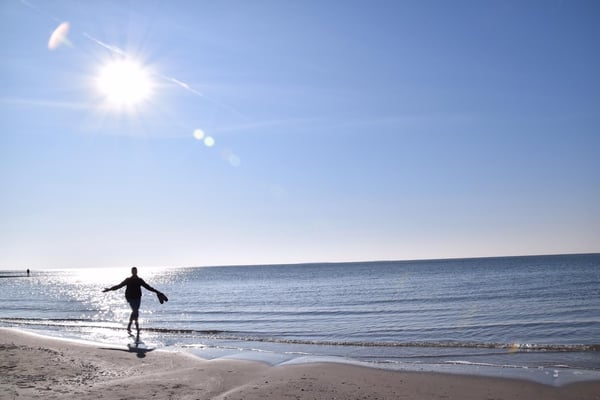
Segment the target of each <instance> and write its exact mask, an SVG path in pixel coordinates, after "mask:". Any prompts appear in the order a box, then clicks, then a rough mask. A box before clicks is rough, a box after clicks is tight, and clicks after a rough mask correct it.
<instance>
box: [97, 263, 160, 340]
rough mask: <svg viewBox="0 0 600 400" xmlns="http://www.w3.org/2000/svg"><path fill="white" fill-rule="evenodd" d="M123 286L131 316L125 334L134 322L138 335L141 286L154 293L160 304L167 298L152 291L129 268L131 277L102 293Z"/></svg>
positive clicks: (134, 270) (151, 288) (150, 287)
mask: <svg viewBox="0 0 600 400" xmlns="http://www.w3.org/2000/svg"><path fill="white" fill-rule="evenodd" d="M123 286H127V288H126V289H125V298H126V299H127V302H128V303H129V305H130V306H131V316H130V317H129V325H127V332H129V334H131V323H132V322H133V321H135V329H136V330H137V334H138V336H139V334H140V326H139V324H138V316H139V310H140V304H141V302H142V286H143V287H145V288H146V289H148V290H149V291H151V292H154V293H156V294H157V295H158V299H159V301H160V303H161V304H162V302H163V301H165V300H168V299H167V296H165V295H164V294H163V293H161V292H159V291H158V290H156V289H154V288H153V287H152V286H150V285H148V284H147V283H146V282H145V281H144V280H143V279H142V278H140V277H139V276H138V275H137V268H136V267H133V268H131V276H130V277H129V278H127V279H125V280H124V281H123V282H121V283H119V284H118V285H116V286H113V287H110V288H106V289H104V290H103V292H108V291H110V290H118V289H121V288H122V287H123Z"/></svg>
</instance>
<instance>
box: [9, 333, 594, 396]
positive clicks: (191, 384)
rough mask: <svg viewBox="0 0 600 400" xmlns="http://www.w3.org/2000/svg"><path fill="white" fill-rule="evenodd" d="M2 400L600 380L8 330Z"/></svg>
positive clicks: (522, 388)
mask: <svg viewBox="0 0 600 400" xmlns="http://www.w3.org/2000/svg"><path fill="white" fill-rule="evenodd" d="M0 398H2V399H13V398H19V399H36V398H43V399H108V400H116V399H125V398H127V399H144V400H148V399H222V400H225V399H227V400H234V399H247V400H252V399H317V400H320V399H417V400H418V399H463V400H470V399H483V400H491V399H495V400H501V399H502V400H509V399H536V398H540V399H548V400H552V399H582V400H586V399H590V400H600V382H599V381H593V382H582V383H576V384H571V385H566V386H562V387H553V386H546V385H542V384H538V383H534V382H529V381H524V380H518V379H504V378H488V377H477V376H462V375H450V374H439V373H426V372H399V371H387V370H380V369H374V368H365V367H360V366H354V365H345V364H333V363H322V364H299V365H287V366H270V365H267V364H263V363H258V362H250V361H240V360H227V359H216V360H210V361H209V360H203V359H200V358H198V357H196V356H193V355H190V354H187V353H184V352H173V351H161V350H153V351H142V350H139V349H138V350H136V349H132V350H130V349H128V348H127V347H126V346H122V347H121V346H105V345H102V344H86V343H79V342H74V341H67V340H62V339H54V338H49V337H43V336H39V335H34V334H29V333H25V332H21V331H18V330H15V329H10V328H0Z"/></svg>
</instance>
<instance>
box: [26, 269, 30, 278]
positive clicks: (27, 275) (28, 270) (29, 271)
mask: <svg viewBox="0 0 600 400" xmlns="http://www.w3.org/2000/svg"><path fill="white" fill-rule="evenodd" d="M29 273H30V271H29V268H27V276H29Z"/></svg>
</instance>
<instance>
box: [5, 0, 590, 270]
mask: <svg viewBox="0 0 600 400" xmlns="http://www.w3.org/2000/svg"><path fill="white" fill-rule="evenodd" d="M599 17H600V3H598V2H596V1H568V2H567V1H564V2H563V1H452V2H448V1H374V2H373V1H98V2H80V1H60V0H57V1H49V2H41V1H34V0H27V1H25V0H22V1H19V0H14V1H3V2H2V4H1V5H0V18H1V19H2V32H3V34H2V38H1V39H0V40H1V42H0V43H1V45H2V53H3V54H2V57H0V121H1V122H0V128H1V129H0V183H1V185H0V268H12V267H19V268H20V267H32V268H44V267H88V266H90V267H92V266H93V267H102V266H107V267H109V266H110V267H113V266H117V267H118V266H130V265H145V266H200V265H227V264H259V263H296V262H320V261H355V260H384V259H387V260H389V259H416V258H445V257H472V256H497V255H520V254H548V253H572V252H599V251H600V157H599V156H598V154H599V153H600V131H599V129H600V128H599V127H600V112H599V110H600V77H599V76H600V75H599V74H598V71H600V44H599V43H600V25H599V24H598V23H597V21H598V18H599ZM63 22H68V23H69V26H70V29H69V32H68V36H67V40H65V41H64V42H62V44H61V45H60V46H58V48H54V49H52V50H50V49H49V48H48V40H49V38H50V36H51V34H52V32H53V31H54V30H55V29H56V28H57V27H58V26H59V24H61V23H63ZM123 54H126V55H127V57H128V58H130V59H135V60H137V61H138V63H139V64H140V65H142V66H143V67H144V68H145V69H146V70H147V71H150V73H151V80H152V82H153V86H152V87H153V89H152V94H151V95H150V96H149V97H148V98H147V99H146V100H145V101H143V102H142V103H140V104H137V105H136V106H135V107H134V109H132V110H124V109H118V108H115V109H111V108H107V107H106V104H105V102H104V99H103V98H102V95H101V94H99V92H98V89H97V88H96V86H95V83H94V82H95V79H97V76H98V73H99V70H100V69H101V66H102V65H103V64H106V63H108V62H110V61H111V60H118V59H121V58H123ZM195 129H201V130H202V131H203V132H204V133H205V136H210V137H211V138H213V139H214V145H213V146H210V147H209V146H207V145H205V144H204V143H203V142H202V141H201V140H197V139H196V138H194V135H193V132H194V130H195Z"/></svg>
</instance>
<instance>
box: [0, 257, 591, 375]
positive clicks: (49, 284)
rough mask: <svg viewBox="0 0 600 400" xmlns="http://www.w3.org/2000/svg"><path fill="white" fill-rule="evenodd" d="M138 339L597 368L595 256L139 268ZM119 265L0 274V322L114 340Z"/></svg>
mask: <svg viewBox="0 0 600 400" xmlns="http://www.w3.org/2000/svg"><path fill="white" fill-rule="evenodd" d="M138 269H139V275H140V276H141V277H142V278H144V279H145V280H146V282H148V283H149V284H150V285H152V286H154V287H155V288H157V289H159V290H161V291H163V292H164V293H165V294H167V295H168V297H169V302H167V303H165V304H163V305H161V304H159V302H158V300H157V298H156V296H155V295H154V294H153V293H151V292H147V291H145V292H144V296H143V299H142V308H141V313H140V323H141V328H142V334H141V337H142V339H143V340H144V341H145V342H146V344H147V345H149V346H151V347H152V348H164V349H177V350H183V351H189V352H192V353H194V354H197V355H199V356H201V357H204V358H208V359H213V358H238V359H251V360H259V361H264V362H269V363H271V364H289V363H297V362H312V361H335V362H350V363H358V364H362V365H368V366H372V367H377V368H389V369H401V370H426V371H443V372H457V373H476V374H483V375H494V376H517V377H522V378H524V379H532V380H536V381H541V382H544V383H550V384H563V383H568V382H572V381H576V380H583V379H600V254H587V255H559V256H531V257H504V258H480V259H452V260H432V261H389V262H357V263H334V264H302V265H268V266H236V267H198V268H163V269H154V268H144V267H143V266H138ZM129 275H130V274H129V270H128V269H123V268H120V269H91V268H81V269H71V270H34V271H32V275H31V277H26V276H25V273H24V270H19V271H2V272H0V301H1V303H2V309H1V310H0V326H8V327H17V328H20V329H24V330H29V331H34V332H38V333H41V334H46V335H52V336H60V337H65V338H75V339H82V340H88V341H94V342H101V343H108V344H112V345H126V344H127V343H128V341H129V340H130V339H128V337H127V335H126V332H125V326H126V325H127V321H128V317H129V312H130V311H129V307H128V305H127V303H126V301H125V298H124V289H121V290H120V291H116V292H109V293H102V289H103V288H104V287H107V286H112V285H115V284H117V283H119V282H121V281H122V280H123V279H124V278H126V277H127V276H129Z"/></svg>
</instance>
